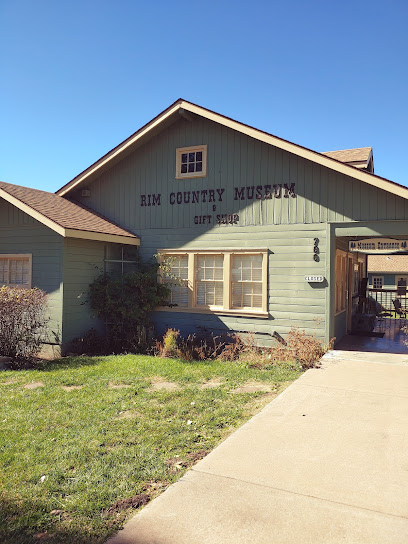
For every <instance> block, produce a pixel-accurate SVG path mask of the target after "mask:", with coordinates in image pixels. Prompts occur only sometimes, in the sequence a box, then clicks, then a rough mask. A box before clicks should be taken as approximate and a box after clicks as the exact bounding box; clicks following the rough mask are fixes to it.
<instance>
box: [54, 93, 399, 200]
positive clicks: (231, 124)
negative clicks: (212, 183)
mask: <svg viewBox="0 0 408 544" xmlns="http://www.w3.org/2000/svg"><path fill="white" fill-rule="evenodd" d="M186 112H187V113H186ZM188 114H195V115H198V116H201V117H203V118H205V119H208V120H210V121H213V122H215V123H218V124H220V125H223V126H225V127H228V128H230V129H232V130H235V131H237V132H240V133H242V134H245V135H247V136H249V137H251V138H254V139H256V140H259V141H261V142H264V143H266V144H270V145H273V146H275V147H277V148H279V149H283V150H284V151H288V152H289V153H292V154H294V155H297V156H299V157H302V158H304V159H307V160H310V161H312V162H314V163H316V164H320V165H321V166H325V167H326V168H330V169H331V170H334V171H336V172H339V173H340V174H344V175H346V176H349V177H352V178H354V179H358V180H360V181H362V182H364V183H367V184H368V185H372V186H374V187H377V188H379V189H383V190H384V191H387V192H389V193H392V194H395V195H397V196H400V197H402V198H406V199H408V188H407V187H405V186H403V185H400V184H398V183H395V182H394V181H390V180H388V179H385V178H382V177H380V176H376V175H375V174H370V173H369V172H365V171H364V170H360V169H359V168H357V167H354V166H350V165H348V164H345V163H342V162H340V161H338V160H336V159H332V158H330V157H326V156H325V155H323V154H321V153H318V152H317V151H312V150H311V149H308V148H306V147H302V146H300V145H297V144H294V143H292V142H289V141H287V140H284V139H282V138H278V137H277V136H273V135H272V134H269V133H267V132H263V131H262V130H258V129H256V128H254V127H251V126H249V125H245V124H243V123H240V122H238V121H234V120H233V119H230V118H229V117H225V116H224V115H221V114H219V113H215V112H213V111H211V110H207V109H206V108H202V107H201V106H197V105H196V104H192V103H191V102H187V101H186V100H183V99H179V100H176V102H174V104H172V105H171V106H170V107H169V108H167V109H166V110H164V111H163V112H162V113H160V114H159V115H158V116H157V117H155V118H154V119H152V120H151V121H150V122H149V123H147V124H146V125H145V126H144V127H142V128H141V129H140V130H138V131H137V132H135V133H134V134H133V135H132V136H130V137H129V138H128V139H127V140H125V141H124V142H122V143H121V144H119V145H118V146H117V147H115V148H114V149H112V151H109V153H107V154H106V155H104V156H103V157H102V158H101V159H99V160H98V161H96V162H95V163H94V164H92V165H91V166H90V167H89V168H87V169H86V170H84V171H83V172H82V173H81V174H79V175H78V176H76V177H75V178H74V179H73V180H71V181H70V182H69V183H67V184H66V185H64V186H63V187H61V189H59V190H58V191H56V194H58V195H60V196H64V195H66V194H67V193H69V192H70V191H72V190H73V189H74V188H75V187H77V186H78V185H79V184H81V183H83V182H85V181H86V182H90V181H92V180H93V179H94V178H95V177H97V176H99V175H100V174H102V172H104V171H105V170H107V169H108V168H110V167H111V166H112V165H113V164H115V163H116V162H117V161H118V160H120V159H121V158H123V157H125V156H126V155H127V154H129V153H131V152H132V151H134V150H135V149H137V147H139V146H140V145H142V144H143V143H144V142H145V141H146V139H150V138H151V137H152V136H153V135H154V134H157V133H158V132H160V130H162V129H163V128H165V127H166V126H168V125H169V124H171V123H172V122H174V121H175V120H176V119H178V118H179V115H181V116H183V117H184V118H186V115H188Z"/></svg>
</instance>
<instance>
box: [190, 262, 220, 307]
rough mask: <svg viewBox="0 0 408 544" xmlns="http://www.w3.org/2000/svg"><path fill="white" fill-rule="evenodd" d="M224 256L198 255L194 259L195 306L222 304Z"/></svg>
mask: <svg viewBox="0 0 408 544" xmlns="http://www.w3.org/2000/svg"><path fill="white" fill-rule="evenodd" d="M223 266H224V257H223V256H222V255H198V256H197V261H196V304H197V306H220V307H222V306H223V302H224V285H223V278H224V268H223Z"/></svg>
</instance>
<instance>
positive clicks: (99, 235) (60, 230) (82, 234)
mask: <svg viewBox="0 0 408 544" xmlns="http://www.w3.org/2000/svg"><path fill="white" fill-rule="evenodd" d="M0 198H3V199H4V200H6V201H7V202H9V203H10V204H12V205H13V206H15V207H16V208H18V209H19V210H21V211H22V212H24V213H26V214H27V215H29V216H30V217H32V218H33V219H36V220H37V221H38V222H40V223H42V224H43V225H45V226H46V227H48V228H50V229H51V230H53V231H54V232H56V233H57V234H59V235H60V236H63V237H64V238H82V239H85V240H95V241H100V242H113V243H116V244H126V245H133V246H139V245H140V238H138V237H137V236H134V237H133V236H121V235H118V234H106V233H103V232H94V231H87V230H79V229H67V228H64V227H62V226H61V225H58V223H55V221H52V220H51V219H50V218H49V217H46V216H45V215H43V214H42V213H40V212H38V211H37V210H34V209H33V208H31V206H28V205H27V204H25V203H24V202H21V200H19V199H18V198H16V197H14V196H12V195H10V194H9V193H7V191H4V190H3V189H1V188H0Z"/></svg>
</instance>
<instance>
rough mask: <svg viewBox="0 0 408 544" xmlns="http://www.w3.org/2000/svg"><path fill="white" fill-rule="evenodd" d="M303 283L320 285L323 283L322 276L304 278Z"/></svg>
mask: <svg viewBox="0 0 408 544" xmlns="http://www.w3.org/2000/svg"><path fill="white" fill-rule="evenodd" d="M305 281H308V282H310V283H322V282H324V276H305Z"/></svg>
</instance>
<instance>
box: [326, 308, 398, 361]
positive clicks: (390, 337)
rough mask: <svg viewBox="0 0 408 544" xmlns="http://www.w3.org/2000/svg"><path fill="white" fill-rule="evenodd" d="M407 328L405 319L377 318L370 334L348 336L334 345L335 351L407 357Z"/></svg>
mask: <svg viewBox="0 0 408 544" xmlns="http://www.w3.org/2000/svg"><path fill="white" fill-rule="evenodd" d="M407 326H408V320H407V319H405V318H401V317H383V316H377V317H376V318H375V325H374V330H373V331H372V333H370V332H367V333H354V334H348V335H346V336H344V337H343V338H342V339H341V340H340V341H339V342H338V343H337V344H336V350H343V351H369V352H377V353H399V354H407V355H408V346H407V345H406V342H408V334H407V333H406V332H405V331H404V328H405V327H407Z"/></svg>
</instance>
